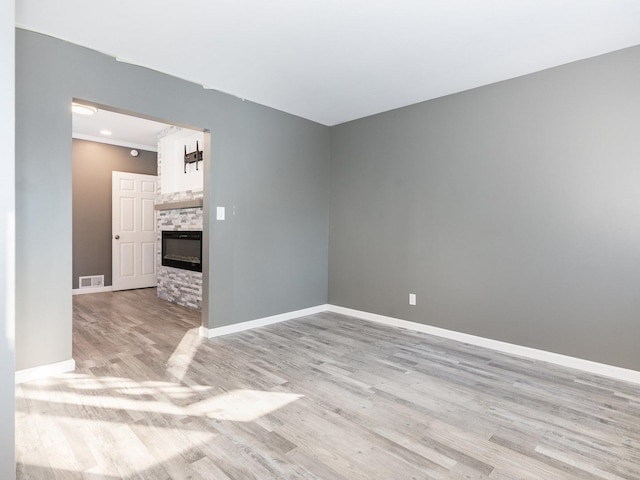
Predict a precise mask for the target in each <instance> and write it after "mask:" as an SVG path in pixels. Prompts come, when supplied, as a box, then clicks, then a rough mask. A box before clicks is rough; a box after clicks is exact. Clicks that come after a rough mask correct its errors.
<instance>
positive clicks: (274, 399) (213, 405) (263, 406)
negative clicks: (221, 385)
mask: <svg viewBox="0 0 640 480" xmlns="http://www.w3.org/2000/svg"><path fill="white" fill-rule="evenodd" d="M302 397H304V395H297V394H294V393H282V392H261V391H258V390H232V391H230V392H228V393H225V394H223V395H218V396H215V397H212V398H207V399H205V400H202V401H201V402H198V403H196V404H193V405H191V406H190V407H189V409H190V410H191V411H192V413H193V414H196V415H206V416H207V417H209V418H215V419H216V420H231V421H233V422H252V421H254V420H256V419H258V418H260V417H262V416H264V415H268V414H269V413H271V412H274V411H276V410H278V409H280V408H282V407H284V406H286V405H288V404H290V403H292V402H295V401H296V400H299V399H300V398H302Z"/></svg>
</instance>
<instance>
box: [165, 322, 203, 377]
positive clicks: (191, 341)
mask: <svg viewBox="0 0 640 480" xmlns="http://www.w3.org/2000/svg"><path fill="white" fill-rule="evenodd" d="M202 341H203V338H202V337H201V336H200V335H199V334H198V329H197V328H192V329H191V330H189V331H188V332H187V333H185V335H184V337H182V340H180V343H179V344H178V346H177V347H176V349H175V350H174V351H173V353H172V354H171V357H169V360H168V361H167V366H168V369H167V370H168V371H169V373H171V374H172V375H174V376H175V377H176V378H177V379H178V380H180V381H182V380H184V377H185V375H186V374H187V372H188V371H189V366H190V365H191V362H192V361H193V357H194V356H195V354H196V352H197V351H198V346H199V345H200V344H201V343H202Z"/></svg>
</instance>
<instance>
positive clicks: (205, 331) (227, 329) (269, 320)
mask: <svg viewBox="0 0 640 480" xmlns="http://www.w3.org/2000/svg"><path fill="white" fill-rule="evenodd" d="M328 307H329V306H328V305H318V306H317V307H310V308H304V309H302V310H296V311H293V312H287V313H281V314H279V315H273V316H271V317H265V318H258V319H256V320H249V321H247V322H241V323H235V324H233V325H226V326H224V327H216V328H205V327H200V329H199V331H198V332H199V334H200V336H201V337H205V338H214V337H220V336H222V335H228V334H230V333H237V332H242V331H244V330H251V329H252V328H258V327H264V326H266V325H273V324H274V323H280V322H286V321H287V320H293V319H294V318H300V317H305V316H307V315H314V314H316V313H322V312H326V311H327V310H328Z"/></svg>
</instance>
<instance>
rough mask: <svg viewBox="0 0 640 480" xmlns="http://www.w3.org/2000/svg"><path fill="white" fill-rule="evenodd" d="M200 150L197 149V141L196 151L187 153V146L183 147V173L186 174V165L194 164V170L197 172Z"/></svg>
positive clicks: (200, 159)
mask: <svg viewBox="0 0 640 480" xmlns="http://www.w3.org/2000/svg"><path fill="white" fill-rule="evenodd" d="M202 153H203V152H202V150H200V149H199V146H198V141H197V140H196V151H195V152H191V153H187V146H186V145H185V146H184V173H187V164H188V163H194V162H195V164H196V170H198V162H201V161H202Z"/></svg>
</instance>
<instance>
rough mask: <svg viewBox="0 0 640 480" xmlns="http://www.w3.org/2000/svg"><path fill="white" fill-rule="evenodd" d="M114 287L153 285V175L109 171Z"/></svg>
mask: <svg viewBox="0 0 640 480" xmlns="http://www.w3.org/2000/svg"><path fill="white" fill-rule="evenodd" d="M111 185H112V208H113V212H112V213H113V218H112V230H113V232H112V242H113V243H112V245H113V248H112V255H113V261H112V266H113V271H112V276H113V290H126V289H132V288H145V287H154V286H155V285H156V249H157V239H156V212H155V210H154V202H155V196H156V177H155V176H153V175H141V174H138V173H124V172H113V173H112V183H111Z"/></svg>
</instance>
